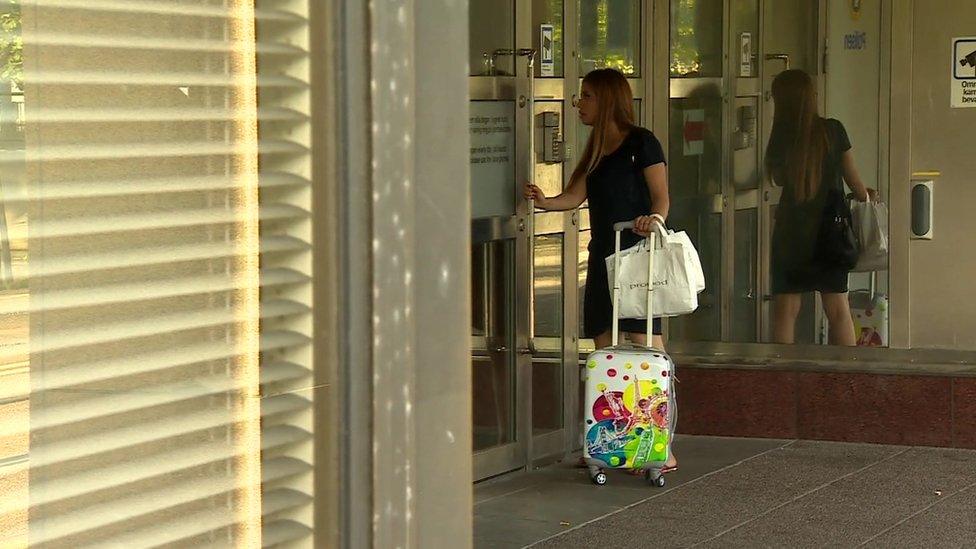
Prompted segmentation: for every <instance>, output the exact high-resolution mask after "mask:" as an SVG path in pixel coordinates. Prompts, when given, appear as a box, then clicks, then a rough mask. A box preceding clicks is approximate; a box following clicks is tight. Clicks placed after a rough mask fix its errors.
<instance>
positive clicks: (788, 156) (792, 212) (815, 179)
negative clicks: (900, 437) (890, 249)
mask: <svg viewBox="0 0 976 549" xmlns="http://www.w3.org/2000/svg"><path fill="white" fill-rule="evenodd" d="M772 91H773V101H774V103H775V109H776V110H775V115H774V116H773V130H772V134H771V135H770V137H769V145H768V147H767V149H766V170H767V173H768V174H769V175H770V177H771V178H772V180H773V183H775V184H776V185H779V186H782V187H783V195H782V198H781V199H780V202H779V205H778V206H777V209H776V225H775V227H774V229H773V242H772V258H771V259H772V262H771V268H772V293H773V296H774V301H773V303H774V324H773V337H774V340H775V341H776V342H777V343H793V339H794V329H795V324H796V317H797V315H798V314H799V312H800V303H801V298H802V294H804V293H806V292H814V291H816V292H820V295H821V298H822V301H823V307H824V313H825V314H826V315H827V320H828V322H829V323H830V343H831V344H834V345H854V344H855V339H854V321H853V319H852V318H851V311H850V306H849V305H848V302H847V275H848V272H849V271H848V269H847V268H846V267H844V266H839V265H831V264H823V262H822V261H818V259H817V256H818V254H817V253H816V247H817V236H818V233H819V229H820V224H821V221H822V219H823V216H824V204H825V202H826V200H827V193H828V192H831V191H833V192H839V193H841V194H842V195H843V193H844V182H845V181H846V182H847V185H848V186H849V187H850V189H851V190H852V191H853V192H854V195H855V196H856V197H857V199H858V200H861V201H864V200H867V199H868V195H869V193H870V194H871V195H874V194H875V193H874V190H873V189H866V188H865V186H864V183H862V182H861V177H860V176H859V175H858V173H857V169H855V167H854V155H853V154H852V153H851V143H850V140H849V139H848V137H847V131H846V130H845V129H844V126H843V124H841V123H840V122H839V121H837V120H834V119H825V118H821V117H820V115H819V114H818V113H817V91H816V88H815V87H814V84H813V80H812V79H811V78H810V75H808V74H807V73H805V72H803V71H799V70H788V71H785V72H783V73H780V74H779V75H778V76H777V77H776V79H775V80H773V89H772Z"/></svg>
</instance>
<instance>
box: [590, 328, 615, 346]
mask: <svg viewBox="0 0 976 549" xmlns="http://www.w3.org/2000/svg"><path fill="white" fill-rule="evenodd" d="M612 337H613V334H612V333H610V330H607V331H605V332H603V333H602V334H600V335H598V336H596V337H594V338H593V344H594V346H595V347H596V348H597V349H606V348H607V347H609V346H610V344H611V339H612Z"/></svg>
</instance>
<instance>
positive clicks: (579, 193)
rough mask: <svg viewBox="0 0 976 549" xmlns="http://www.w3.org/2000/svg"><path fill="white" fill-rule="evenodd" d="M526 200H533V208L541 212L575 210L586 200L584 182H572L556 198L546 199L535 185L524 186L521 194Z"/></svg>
mask: <svg viewBox="0 0 976 549" xmlns="http://www.w3.org/2000/svg"><path fill="white" fill-rule="evenodd" d="M523 195H524V196H525V198H526V200H532V199H534V200H535V206H536V207H537V208H541V209H543V210H548V211H557V212H564V211H566V210H575V209H576V208H579V206H580V204H582V203H583V201H584V200H586V181H585V180H584V179H583V178H578V179H575V180H573V181H572V182H571V183H570V184H569V187H567V188H566V190H564V191H563V192H562V193H560V194H559V195H558V196H554V197H552V198H546V195H545V193H543V192H542V189H540V188H539V187H537V186H535V185H529V184H526V185H525V192H524V193H523Z"/></svg>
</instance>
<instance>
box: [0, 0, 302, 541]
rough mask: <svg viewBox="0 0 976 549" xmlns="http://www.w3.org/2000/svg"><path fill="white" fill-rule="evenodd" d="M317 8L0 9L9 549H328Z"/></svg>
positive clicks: (291, 2) (296, 3)
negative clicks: (320, 336)
mask: <svg viewBox="0 0 976 549" xmlns="http://www.w3.org/2000/svg"><path fill="white" fill-rule="evenodd" d="M307 6H308V0H277V1H272V0H23V1H19V2H6V1H5V2H4V4H3V5H2V6H0V27H2V31H0V32H2V33H3V34H2V36H3V39H2V41H0V50H2V51H0V56H2V59H0V63H5V64H2V65H0V71H2V73H0V206H2V209H0V241H2V246H0V275H2V276H0V546H4V547H6V546H13V547H18V546H27V545H28V544H29V545H30V546H31V547H85V546H96V545H97V546H118V547H141V546H153V547H155V546H243V545H251V544H257V543H260V544H261V545H263V546H266V547H271V546H308V547H311V546H314V544H315V539H314V536H313V530H312V525H313V522H312V520H313V519H312V501H313V497H314V493H313V486H314V482H313V481H314V479H313V451H312V437H313V434H314V433H313V421H312V419H313V418H312V404H313V400H314V398H315V390H314V389H312V388H311V387H312V349H311V337H310V336H311V334H312V333H313V331H312V315H311V312H312V305H313V304H312V280H313V278H312V277H313V273H312V263H311V250H312V245H313V242H312V239H311V225H310V224H311V220H310V216H311V214H312V205H311V188H310V180H311V161H310V146H311V134H310V115H311V107H312V106H311V104H310V99H309V97H310V91H309V64H310V61H309V54H308V49H309V48H308V40H309V24H308V9H307ZM21 38H22V44H23V53H22V61H21V60H20V57H19V51H18V48H19V43H20V40H21Z"/></svg>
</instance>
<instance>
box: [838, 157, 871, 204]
mask: <svg viewBox="0 0 976 549" xmlns="http://www.w3.org/2000/svg"><path fill="white" fill-rule="evenodd" d="M841 169H842V170H843V175H844V181H845V182H846V183H847V186H848V187H849V188H850V189H851V191H853V192H854V196H855V197H856V198H857V199H858V200H860V201H861V202H864V201H865V200H867V199H868V196H869V195H870V196H871V198H872V199H873V198H875V197H876V196H877V194H878V193H877V192H876V191H875V190H874V189H868V188H867V186H865V185H864V182H863V181H861V174H859V173H858V172H857V166H855V165H854V153H852V152H851V151H850V149H848V150H846V151H844V154H843V155H842V156H841Z"/></svg>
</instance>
